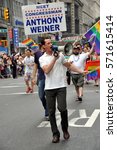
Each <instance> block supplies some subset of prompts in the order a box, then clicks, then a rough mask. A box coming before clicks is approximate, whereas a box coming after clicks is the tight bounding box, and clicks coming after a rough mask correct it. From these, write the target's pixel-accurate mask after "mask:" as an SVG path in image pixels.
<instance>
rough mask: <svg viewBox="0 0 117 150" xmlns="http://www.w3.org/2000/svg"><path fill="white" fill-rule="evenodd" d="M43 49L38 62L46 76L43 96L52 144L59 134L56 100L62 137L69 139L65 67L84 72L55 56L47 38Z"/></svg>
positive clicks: (59, 56) (60, 54) (62, 57)
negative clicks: (45, 101) (44, 96)
mask: <svg viewBox="0 0 117 150" xmlns="http://www.w3.org/2000/svg"><path fill="white" fill-rule="evenodd" d="M43 47H44V49H45V53H44V54H43V55H42V56H41V57H40V59H39V62H40V65H41V67H42V69H43V71H44V73H45V76H46V79H45V94H46V99H47V105H48V111H49V119H50V124H51V130H52V134H53V139H52V142H53V143H58V142H59V139H60V132H59V130H58V127H57V123H56V117H55V112H56V100H57V104H58V110H59V111H60V115H61V126H62V131H63V137H64V139H65V140H67V139H69V137H70V134H69V132H68V112H67V103H66V86H67V82H66V68H65V67H67V68H69V69H70V70H74V71H76V72H80V73H84V71H82V70H81V69H79V68H77V67H76V66H75V65H73V64H72V63H71V62H67V60H66V59H65V57H64V55H63V54H62V53H58V56H55V55H54V52H53V50H52V43H51V40H50V39H49V38H45V39H44V43H43Z"/></svg>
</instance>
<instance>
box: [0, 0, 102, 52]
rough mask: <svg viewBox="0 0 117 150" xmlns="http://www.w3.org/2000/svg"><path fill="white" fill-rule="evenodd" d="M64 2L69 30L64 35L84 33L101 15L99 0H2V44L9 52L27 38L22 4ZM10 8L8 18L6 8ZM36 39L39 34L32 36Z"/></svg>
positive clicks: (0, 32)
mask: <svg viewBox="0 0 117 150" xmlns="http://www.w3.org/2000/svg"><path fill="white" fill-rule="evenodd" d="M59 1H60V2H64V4H65V15H66V26H67V31H65V32H62V36H63V37H66V36H74V35H82V34H84V33H85V32H86V31H87V30H88V29H89V27H90V26H91V24H92V23H93V22H95V19H96V18H98V17H99V16H100V1H99V0H0V45H1V46H2V45H4V46H5V47H7V48H8V52H9V54H11V53H12V52H13V51H14V50H15V49H17V48H18V46H19V43H21V42H22V41H23V40H24V39H25V38H27V37H26V36H25V34H24V24H23V18H22V10H21V6H23V5H33V4H41V3H50V2H59ZM6 8H8V11H9V12H8V15H9V17H8V19H5V18H4V9H6ZM32 38H33V39H34V40H35V41H36V40H37V35H35V36H32Z"/></svg>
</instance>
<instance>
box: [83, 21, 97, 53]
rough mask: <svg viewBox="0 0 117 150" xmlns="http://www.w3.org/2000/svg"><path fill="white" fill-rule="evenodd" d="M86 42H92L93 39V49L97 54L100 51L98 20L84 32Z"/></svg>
mask: <svg viewBox="0 0 117 150" xmlns="http://www.w3.org/2000/svg"><path fill="white" fill-rule="evenodd" d="M84 36H85V37H86V38H87V40H88V42H89V43H90V44H92V43H93V42H94V41H95V43H96V46H95V51H96V52H97V54H99V53H100V21H98V22H97V23H96V24H94V25H93V26H92V27H91V28H90V29H89V30H88V31H87V32H86V33H85V34H84Z"/></svg>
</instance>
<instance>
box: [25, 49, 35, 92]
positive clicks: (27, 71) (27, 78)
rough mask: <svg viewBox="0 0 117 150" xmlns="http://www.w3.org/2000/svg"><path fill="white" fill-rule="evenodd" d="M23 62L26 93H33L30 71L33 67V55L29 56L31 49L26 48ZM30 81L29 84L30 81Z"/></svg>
mask: <svg viewBox="0 0 117 150" xmlns="http://www.w3.org/2000/svg"><path fill="white" fill-rule="evenodd" d="M23 63H24V65H25V74H24V80H25V83H26V93H29V92H30V93H33V90H34V84H33V81H32V72H33V67H34V57H33V56H31V50H30V49H26V57H25V58H24V60H23ZM30 81H31V86H30V83H29V82H30Z"/></svg>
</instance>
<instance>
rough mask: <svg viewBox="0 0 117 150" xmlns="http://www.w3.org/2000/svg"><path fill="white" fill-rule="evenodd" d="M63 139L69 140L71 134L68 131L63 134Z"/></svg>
mask: <svg viewBox="0 0 117 150" xmlns="http://www.w3.org/2000/svg"><path fill="white" fill-rule="evenodd" d="M63 137H64V139H65V140H68V139H69V138H70V134H69V132H68V131H66V132H63Z"/></svg>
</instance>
